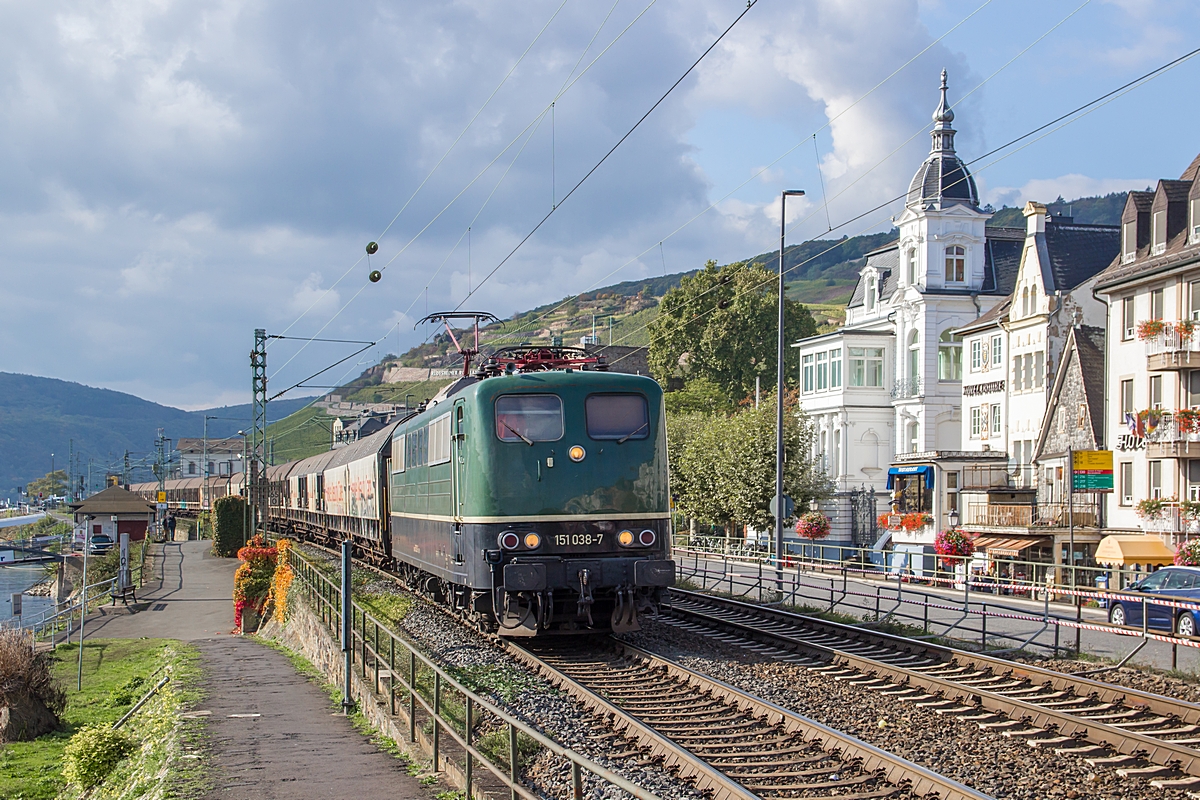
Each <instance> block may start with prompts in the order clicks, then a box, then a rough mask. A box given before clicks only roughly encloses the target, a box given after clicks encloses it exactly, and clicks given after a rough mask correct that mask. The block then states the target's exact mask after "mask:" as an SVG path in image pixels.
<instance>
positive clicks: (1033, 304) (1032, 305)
mask: <svg viewBox="0 0 1200 800" xmlns="http://www.w3.org/2000/svg"><path fill="white" fill-rule="evenodd" d="M1029 313H1030V314H1036V313H1038V301H1037V287H1036V286H1030V287H1029Z"/></svg>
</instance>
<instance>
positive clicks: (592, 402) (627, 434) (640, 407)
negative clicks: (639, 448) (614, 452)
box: [585, 394, 650, 442]
mask: <svg viewBox="0 0 1200 800" xmlns="http://www.w3.org/2000/svg"><path fill="white" fill-rule="evenodd" d="M585 410H586V412H587V432H588V436H590V437H591V438H593V439H616V440H617V441H618V442H623V441H625V440H626V439H645V438H646V437H647V436H649V435H650V416H649V413H648V411H647V409H646V398H645V397H643V396H642V395H640V394H594V395H592V396H590V397H589V398H588V399H587V402H586V404H585Z"/></svg>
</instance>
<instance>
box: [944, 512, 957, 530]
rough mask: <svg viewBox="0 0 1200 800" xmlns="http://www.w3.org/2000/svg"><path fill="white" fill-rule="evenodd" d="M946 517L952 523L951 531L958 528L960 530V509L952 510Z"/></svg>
mask: <svg viewBox="0 0 1200 800" xmlns="http://www.w3.org/2000/svg"><path fill="white" fill-rule="evenodd" d="M946 516H947V519H948V520H949V522H950V530H955V529H956V528H958V509H957V508H952V509H950V513H949V514H947V515H946Z"/></svg>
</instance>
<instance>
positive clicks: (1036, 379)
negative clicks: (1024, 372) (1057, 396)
mask: <svg viewBox="0 0 1200 800" xmlns="http://www.w3.org/2000/svg"><path fill="white" fill-rule="evenodd" d="M1045 382H1046V354H1045V353H1043V352H1042V351H1041V350H1038V351H1037V352H1036V353H1034V354H1033V385H1034V386H1035V387H1037V388H1038V389H1040V388H1042V386H1043V385H1044V384H1045Z"/></svg>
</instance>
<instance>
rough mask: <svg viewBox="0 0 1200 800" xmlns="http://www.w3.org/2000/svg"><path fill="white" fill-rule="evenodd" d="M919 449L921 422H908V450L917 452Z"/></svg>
mask: <svg viewBox="0 0 1200 800" xmlns="http://www.w3.org/2000/svg"><path fill="white" fill-rule="evenodd" d="M920 450H921V423H919V422H910V423H908V452H910V453H918V452H920Z"/></svg>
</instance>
